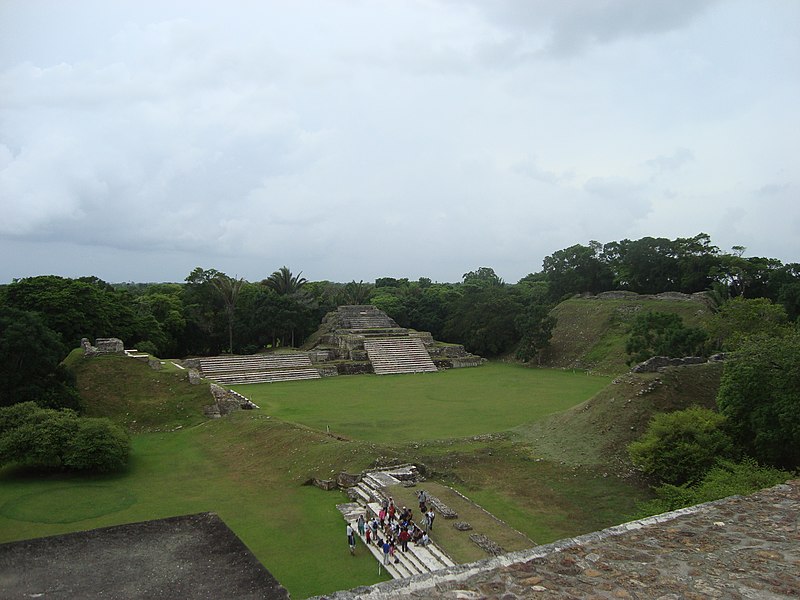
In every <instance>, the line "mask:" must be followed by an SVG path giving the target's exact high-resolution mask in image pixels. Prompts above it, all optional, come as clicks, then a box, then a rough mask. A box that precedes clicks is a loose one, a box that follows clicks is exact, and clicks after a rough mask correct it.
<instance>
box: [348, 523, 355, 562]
mask: <svg viewBox="0 0 800 600" xmlns="http://www.w3.org/2000/svg"><path fill="white" fill-rule="evenodd" d="M347 545H348V546H350V554H353V555H355V553H356V534H355V532H354V531H353V528H352V527H351V526H350V523H348V524H347Z"/></svg>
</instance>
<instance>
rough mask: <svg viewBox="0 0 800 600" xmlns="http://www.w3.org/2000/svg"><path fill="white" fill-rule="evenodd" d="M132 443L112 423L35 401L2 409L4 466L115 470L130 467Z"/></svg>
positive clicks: (1, 454)
mask: <svg viewBox="0 0 800 600" xmlns="http://www.w3.org/2000/svg"><path fill="white" fill-rule="evenodd" d="M129 449H130V440H129V439H128V435H127V433H126V432H125V431H123V430H122V429H120V428H119V427H118V426H116V425H114V424H113V423H111V422H110V421H109V420H108V419H89V418H86V419H82V418H80V417H79V416H78V414H77V413H76V412H75V411H73V410H69V409H63V410H54V409H50V408H41V407H40V406H39V405H38V404H36V403H35V402H25V403H19V404H15V405H12V406H7V407H0V466H2V465H4V464H11V463H16V464H19V465H25V466H35V467H49V468H69V469H79V470H91V471H101V472H105V471H111V470H116V469H119V468H121V467H123V466H125V464H126V462H127V460H128V453H129Z"/></svg>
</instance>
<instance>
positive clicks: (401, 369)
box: [364, 337, 438, 375]
mask: <svg viewBox="0 0 800 600" xmlns="http://www.w3.org/2000/svg"><path fill="white" fill-rule="evenodd" d="M364 349H365V350H366V351H367V356H368V357H369V360H370V362H371V363H372V368H373V370H374V371H375V374H376V375H389V374H395V373H431V372H435V371H437V370H438V369H437V368H436V365H434V364H433V360H431V356H430V354H428V350H427V349H426V348H425V344H423V343H422V340H420V339H419V338H413V337H396V338H386V339H367V340H364Z"/></svg>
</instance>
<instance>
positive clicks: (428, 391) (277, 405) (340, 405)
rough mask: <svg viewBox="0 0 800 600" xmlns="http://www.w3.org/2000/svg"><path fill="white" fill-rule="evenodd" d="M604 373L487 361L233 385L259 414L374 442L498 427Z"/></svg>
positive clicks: (586, 390)
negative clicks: (393, 372) (408, 371)
mask: <svg viewBox="0 0 800 600" xmlns="http://www.w3.org/2000/svg"><path fill="white" fill-rule="evenodd" d="M610 381H611V378H609V377H603V376H597V375H585V374H582V373H581V374H576V373H574V372H571V371H560V370H552V369H528V368H524V367H520V366H519V365H510V364H504V363H489V364H487V365H484V366H482V367H478V368H471V369H454V370H450V371H444V372H440V373H420V374H415V375H380V376H379V375H350V376H340V377H333V378H327V379H322V380H312V381H298V382H288V383H280V384H273V383H264V384H257V385H246V386H244V385H243V386H237V387H236V389H237V390H238V391H239V392H241V393H242V394H245V395H246V396H248V397H249V398H251V399H252V400H253V401H254V402H255V403H256V404H258V405H259V406H260V407H261V409H262V411H263V412H264V413H266V414H269V415H273V416H276V417H279V418H281V419H284V420H287V421H292V422H295V423H302V424H304V425H308V426H309V427H314V428H316V429H320V430H323V431H324V430H326V428H330V431H331V432H332V433H336V434H338V435H343V436H346V437H350V438H354V439H360V440H368V441H372V442H378V443H404V442H418V441H424V440H432V439H442V438H455V437H465V436H472V435H479V434H483V433H493V432H498V431H504V430H506V429H509V428H511V427H515V426H517V425H520V424H523V423H529V422H532V421H538V420H539V419H541V418H543V417H545V416H547V415H550V414H553V413H555V412H560V411H562V410H566V409H567V408H570V407H572V406H574V405H576V404H578V403H580V402H582V401H584V400H586V399H587V398H590V397H591V396H593V395H594V394H595V393H597V392H598V391H599V390H601V389H602V388H604V387H605V386H606V385H608V383H609V382H610Z"/></svg>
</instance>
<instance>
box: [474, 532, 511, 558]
mask: <svg viewBox="0 0 800 600" xmlns="http://www.w3.org/2000/svg"><path fill="white" fill-rule="evenodd" d="M469 539H471V540H472V541H473V542H474V543H475V544H476V545H477V546H478V548H480V549H481V550H483V551H484V552H486V554H489V555H491V556H500V555H501V554H505V550H503V548H502V547H500V546H499V545H498V544H496V543H495V542H493V541H492V540H490V539H489V538H488V537H486V536H485V535H483V534H482V533H472V534H470V536H469Z"/></svg>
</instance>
